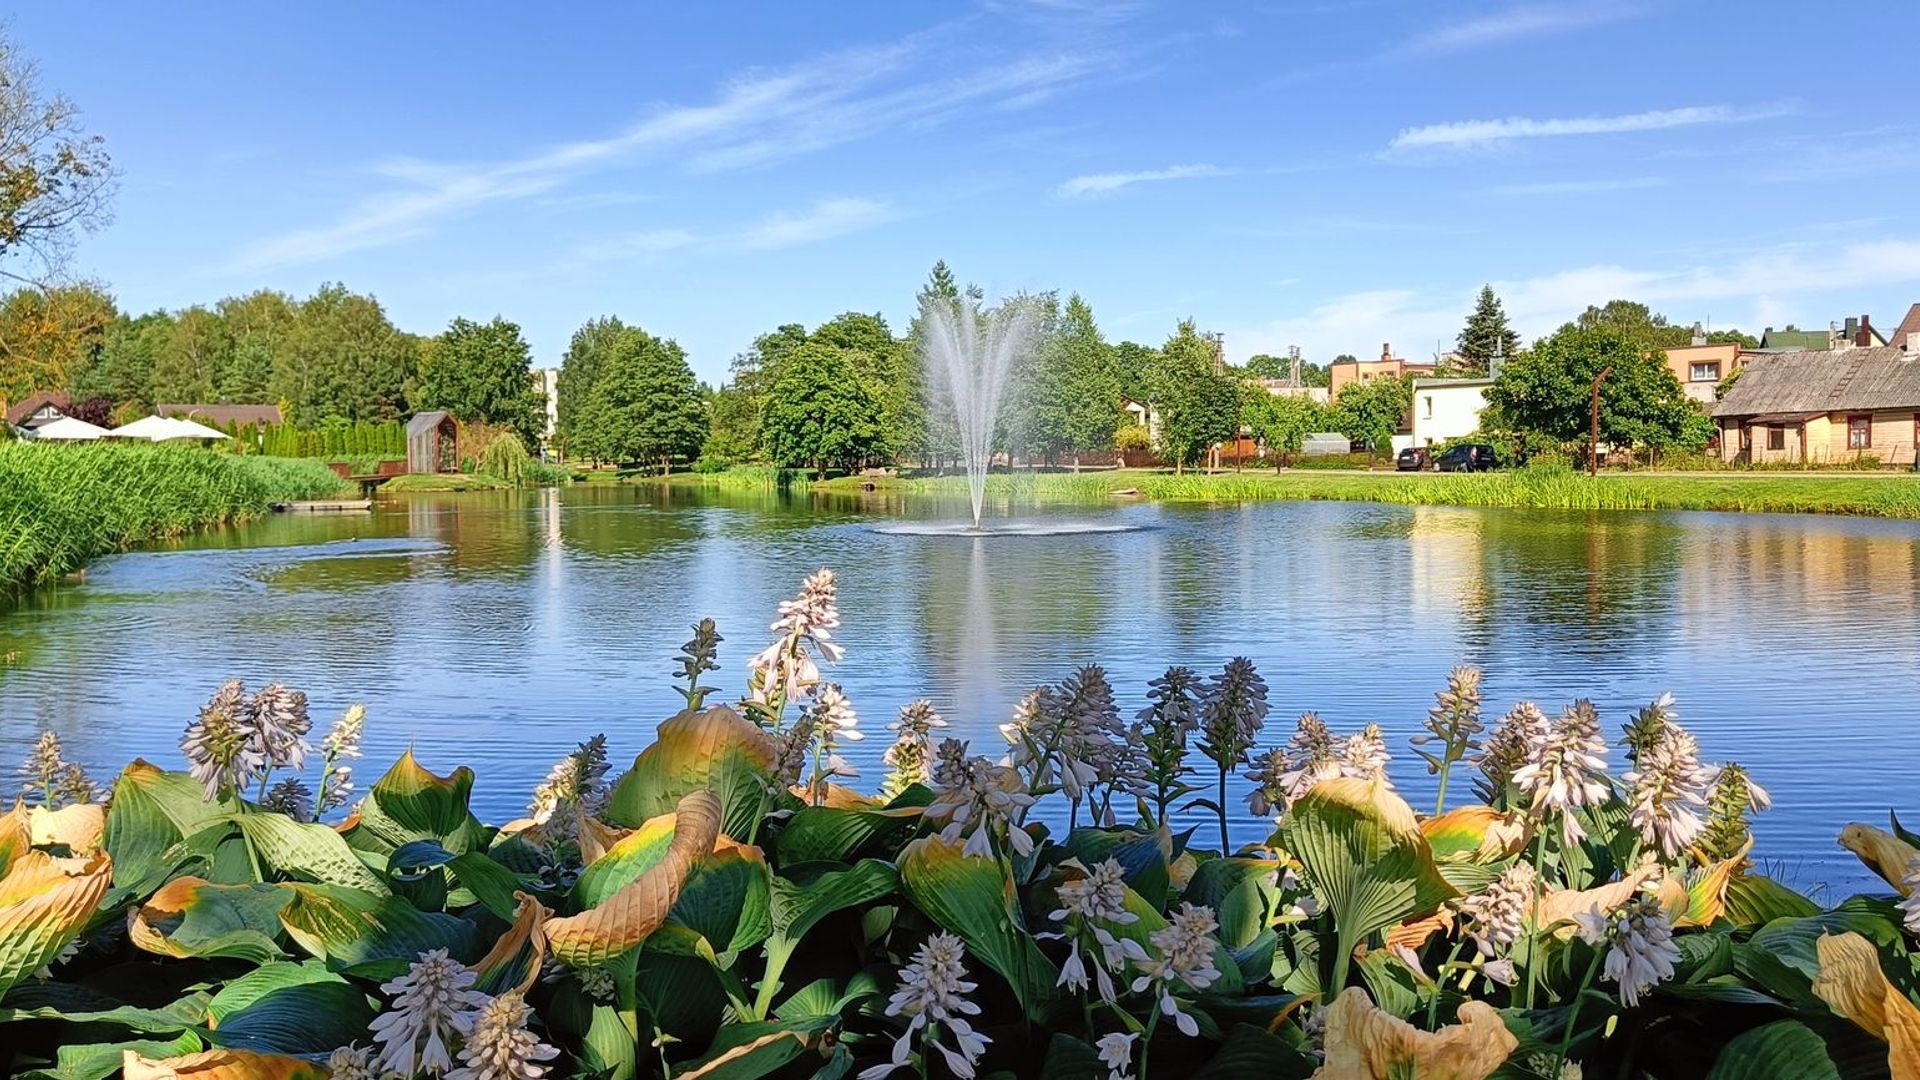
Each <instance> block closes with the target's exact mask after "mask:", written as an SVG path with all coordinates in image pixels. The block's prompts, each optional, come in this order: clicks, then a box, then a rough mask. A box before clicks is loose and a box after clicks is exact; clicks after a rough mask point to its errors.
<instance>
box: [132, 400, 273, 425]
mask: <svg viewBox="0 0 1920 1080" xmlns="http://www.w3.org/2000/svg"><path fill="white" fill-rule="evenodd" d="M153 411H154V412H156V413H158V414H160V415H161V416H178V417H181V418H182V419H186V420H197V421H199V422H200V423H202V424H207V425H209V426H211V427H217V428H224V427H227V426H229V425H233V426H237V427H263V426H266V425H270V424H278V423H279V422H280V406H278V405H181V404H173V405H155V406H154V407H153Z"/></svg>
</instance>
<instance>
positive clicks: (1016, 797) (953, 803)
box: [925, 739, 1035, 856]
mask: <svg viewBox="0 0 1920 1080" xmlns="http://www.w3.org/2000/svg"><path fill="white" fill-rule="evenodd" d="M933 784H934V799H933V802H932V803H931V804H929V805H928V806H927V809H926V811H925V814H926V819H927V820H928V821H931V822H933V823H935V824H937V825H939V826H941V829H940V838H941V839H942V840H945V841H947V842H949V843H952V842H953V841H956V840H959V839H961V838H962V837H964V838H965V839H966V845H965V846H964V847H963V848H962V852H963V853H964V854H966V855H979V856H990V855H992V854H993V838H994V837H995V836H996V835H1000V834H1004V835H1005V837H1006V841H1007V844H1008V845H1009V846H1010V847H1011V848H1012V849H1013V851H1014V853H1015V854H1018V855H1028V854H1031V853H1032V852H1033V837H1032V836H1030V835H1028V833H1027V831H1026V830H1025V829H1022V828H1021V827H1020V819H1021V818H1022V817H1023V816H1024V815H1025V814H1026V811H1027V808H1028V807H1030V806H1032V805H1033V804H1034V801H1035V800H1034V797H1033V796H1032V795H1030V794H1028V793H1027V789H1026V786H1025V785H1024V784H1022V783H1021V780H1020V774H1019V773H1017V772H1015V771H1014V770H1013V769H1011V768H1009V767H1007V766H1005V765H995V764H993V763H992V762H990V761H988V760H987V759H986V758H983V757H968V756H967V744H966V743H963V742H961V741H960V740H958V739H948V740H946V741H944V742H942V743H941V744H940V750H939V753H938V754H937V755H936V760H935V764H934V769H933Z"/></svg>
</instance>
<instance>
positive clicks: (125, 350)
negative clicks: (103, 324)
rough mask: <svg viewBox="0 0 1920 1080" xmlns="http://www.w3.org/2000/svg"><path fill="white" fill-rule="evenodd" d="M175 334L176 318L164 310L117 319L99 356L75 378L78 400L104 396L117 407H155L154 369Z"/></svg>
mask: <svg viewBox="0 0 1920 1080" xmlns="http://www.w3.org/2000/svg"><path fill="white" fill-rule="evenodd" d="M172 333H173V316H172V315H170V314H168V313H167V312H164V311H150V312H148V313H146V314H145V315H140V316H136V317H134V318H127V317H126V316H119V317H117V318H115V319H114V320H113V323H112V325H111V326H109V327H108V328H107V333H106V340H105V342H104V344H103V346H102V347H101V349H100V353H99V356H98V357H97V358H96V359H95V361H94V362H93V363H92V364H90V365H89V366H88V367H87V368H86V369H85V370H84V371H83V372H81V373H80V375H78V376H77V377H75V379H74V381H73V396H74V400H76V401H78V400H83V399H87V398H95V397H100V398H106V399H107V400H109V401H111V402H113V404H114V405H116V406H123V405H132V406H135V407H137V408H141V409H148V408H152V407H153V404H154V401H153V366H154V364H155V362H156V361H157V360H158V359H159V356H160V353H161V352H162V351H163V350H164V349H165V348H166V346H167V339H168V337H169V336H170V335H171V334H172Z"/></svg>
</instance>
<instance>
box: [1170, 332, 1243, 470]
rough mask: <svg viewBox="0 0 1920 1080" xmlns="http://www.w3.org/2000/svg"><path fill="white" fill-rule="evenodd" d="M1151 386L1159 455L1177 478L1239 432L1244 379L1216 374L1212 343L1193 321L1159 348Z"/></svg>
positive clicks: (1218, 372) (1223, 373) (1220, 373)
mask: <svg viewBox="0 0 1920 1080" xmlns="http://www.w3.org/2000/svg"><path fill="white" fill-rule="evenodd" d="M1150 387H1151V390H1152V394H1153V405H1154V409H1155V411H1156V412H1158V414H1159V417H1160V444H1161V453H1162V454H1163V455H1164V456H1165V457H1167V458H1168V459H1169V460H1171V461H1172V462H1173V469H1174V472H1176V473H1178V472H1180V471H1181V470H1182V469H1183V468H1185V466H1187V465H1188V464H1191V463H1193V462H1195V461H1198V460H1200V459H1201V458H1202V457H1203V456H1204V455H1205V454H1206V451H1207V448H1208V447H1209V446H1211V445H1213V444H1214V443H1216V442H1219V441H1221V440H1223V439H1230V438H1232V437H1233V436H1234V433H1235V431H1236V430H1237V429H1238V426H1239V422H1240V380H1239V379H1237V378H1235V377H1234V376H1232V375H1230V374H1228V373H1226V372H1223V371H1216V370H1215V369H1214V343H1213V341H1212V340H1211V339H1209V338H1205V337H1202V336H1201V335H1200V333H1199V332H1198V331H1197V330H1195V329H1194V325H1193V321H1192V320H1190V319H1189V320H1187V321H1184V322H1182V323H1181V324H1180V326H1179V329H1177V330H1175V331H1174V333H1173V336H1172V337H1169V338H1168V339H1167V343H1166V344H1165V345H1162V346H1161V347H1160V356H1159V363H1158V364H1157V365H1156V366H1155V369H1154V375H1153V378H1152V379H1151V380H1150Z"/></svg>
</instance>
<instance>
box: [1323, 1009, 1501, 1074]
mask: <svg viewBox="0 0 1920 1080" xmlns="http://www.w3.org/2000/svg"><path fill="white" fill-rule="evenodd" d="M1459 1018H1460V1022H1459V1023H1458V1024H1450V1025H1448V1026H1447V1027H1443V1028H1441V1029H1440V1030H1439V1031H1421V1030H1420V1029H1418V1028H1416V1027H1414V1026H1413V1025H1412V1024H1409V1023H1407V1022H1406V1021H1405V1020H1402V1019H1400V1018H1399V1017H1397V1016H1394V1015H1392V1014H1391V1013H1387V1012H1384V1011H1382V1010H1381V1009H1380V1008H1379V1007H1378V1006H1376V1005H1374V1003H1373V1001H1372V999H1370V998H1369V997H1367V992H1366V991H1365V990H1362V989H1360V988H1359V987H1357V986H1355V987H1349V988H1348V989H1347V991H1346V992H1345V993H1343V994H1341V995H1340V996H1339V998H1337V999H1335V1001H1334V1003H1333V1005H1332V1006H1331V1007H1330V1008H1328V1009H1327V1037H1326V1047H1327V1058H1326V1064H1324V1065H1322V1066H1320V1068H1319V1069H1317V1070H1316V1071H1315V1072H1314V1074H1313V1080H1400V1078H1402V1077H1410V1076H1413V1077H1419V1078H1420V1080H1486V1078H1487V1077H1489V1076H1492V1075H1493V1073H1494V1072H1495V1071H1496V1070H1498V1069H1499V1068H1500V1066H1502V1065H1504V1064H1506V1061H1507V1058H1508V1057H1509V1056H1510V1055H1512V1053H1513V1050H1514V1047H1516V1046H1518V1045H1519V1040H1517V1039H1515V1038H1514V1037H1513V1033H1512V1032H1510V1031H1508V1030H1507V1025H1506V1024H1505V1023H1503V1022H1502V1021H1501V1019H1500V1014H1499V1012H1498V1011H1496V1010H1495V1009H1494V1007H1493V1006H1491V1005H1489V1004H1487V1003H1486V1002H1484V1001H1469V1002H1467V1003H1465V1004H1463V1005H1461V1006H1460V1012H1459Z"/></svg>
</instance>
